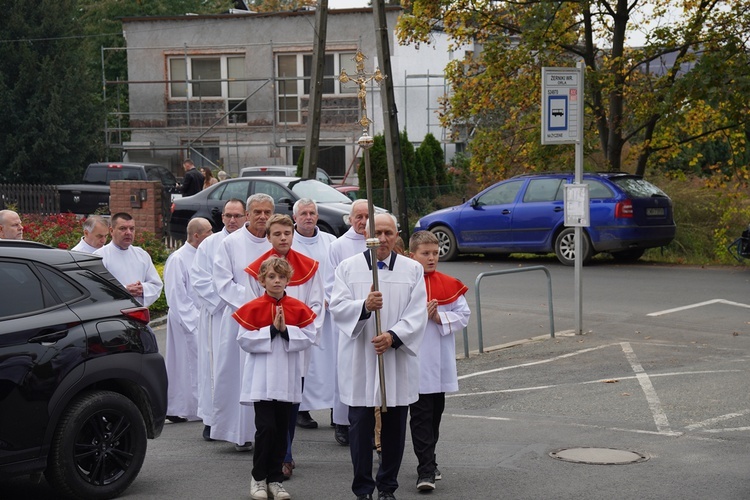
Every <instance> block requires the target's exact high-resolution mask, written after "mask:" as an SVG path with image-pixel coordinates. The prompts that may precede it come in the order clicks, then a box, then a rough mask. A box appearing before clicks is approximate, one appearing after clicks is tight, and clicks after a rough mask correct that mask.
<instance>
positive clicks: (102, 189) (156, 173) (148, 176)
mask: <svg viewBox="0 0 750 500" xmlns="http://www.w3.org/2000/svg"><path fill="white" fill-rule="evenodd" d="M120 180H123V181H140V180H149V181H160V182H161V183H162V186H163V189H164V196H163V197H162V199H163V200H164V203H163V204H164V215H165V217H168V215H169V206H170V203H171V197H172V194H173V193H177V192H179V188H178V186H177V179H176V178H175V176H174V174H172V172H170V171H169V169H167V168H166V167H163V166H161V165H151V164H148V163H92V164H91V165H89V166H88V167H86V171H85V172H84V174H83V179H81V184H65V185H62V186H57V191H58V193H60V212H62V213H66V212H72V213H74V214H78V215H91V214H94V213H99V214H108V213H109V183H110V182H111V181H120ZM165 220H166V219H165Z"/></svg>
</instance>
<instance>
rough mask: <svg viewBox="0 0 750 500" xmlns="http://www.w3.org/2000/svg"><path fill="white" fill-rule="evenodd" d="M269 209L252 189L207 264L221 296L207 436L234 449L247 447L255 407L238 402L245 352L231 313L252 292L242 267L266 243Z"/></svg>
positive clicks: (264, 198) (266, 198)
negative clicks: (239, 221)
mask: <svg viewBox="0 0 750 500" xmlns="http://www.w3.org/2000/svg"><path fill="white" fill-rule="evenodd" d="M273 211H274V202H273V198H271V197H270V196H268V195H267V194H263V193H256V194H254V195H252V196H250V197H249V198H248V199H247V203H246V215H247V219H248V222H247V223H245V226H244V227H243V228H242V229H238V230H237V231H235V232H233V233H232V234H230V235H229V236H227V237H226V238H224V241H222V242H221V245H219V249H218V251H217V253H216V255H215V261H214V267H213V279H214V286H215V287H216V293H218V295H219V297H220V298H221V300H223V301H224V302H226V304H227V307H226V308H225V309H224V312H223V313H222V318H221V326H220V328H219V331H220V333H219V335H220V337H221V338H220V339H219V346H218V349H217V350H216V351H215V352H214V368H215V370H214V376H215V378H214V382H215V384H214V414H213V425H212V426H211V438H212V439H219V440H222V441H228V442H231V443H235V449H236V450H237V451H251V450H252V439H253V438H254V436H255V412H254V410H253V407H252V406H247V405H241V404H240V391H241V374H242V367H243V366H244V364H245V358H246V356H247V353H245V352H244V351H242V349H240V346H239V344H237V333H238V331H239V324H238V323H237V321H235V319H234V318H233V317H232V314H234V312H235V311H236V310H237V309H239V308H240V307H242V306H243V305H244V304H245V303H247V302H249V301H250V300H251V299H253V298H254V296H253V295H252V293H251V291H250V275H249V274H247V272H246V271H245V268H246V267H247V266H248V264H250V263H251V262H253V261H254V260H255V259H257V258H258V257H260V256H261V255H263V254H264V253H265V252H266V251H268V250H269V249H270V248H271V244H270V243H269V242H268V239H267V238H266V223H267V222H268V219H269V218H270V217H271V215H272V214H273Z"/></svg>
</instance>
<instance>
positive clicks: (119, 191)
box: [109, 181, 164, 238]
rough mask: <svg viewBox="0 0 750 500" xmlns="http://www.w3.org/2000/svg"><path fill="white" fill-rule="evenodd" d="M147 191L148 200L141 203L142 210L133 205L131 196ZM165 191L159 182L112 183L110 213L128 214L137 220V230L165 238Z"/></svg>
mask: <svg viewBox="0 0 750 500" xmlns="http://www.w3.org/2000/svg"><path fill="white" fill-rule="evenodd" d="M140 190H145V191H146V199H145V200H143V201H141V206H140V208H136V207H133V206H132V205H131V200H130V197H131V194H134V195H138V193H139V192H140ZM162 194H163V191H162V189H161V183H160V182H159V181H112V183H111V184H110V191H109V213H111V214H113V215H114V214H116V213H117V212H127V213H129V214H130V215H132V216H133V219H134V220H135V230H136V233H137V232H138V231H148V232H150V233H153V234H155V235H156V237H157V238H162V237H163V236H164V226H163V224H162V213H161V211H162V200H161V197H162Z"/></svg>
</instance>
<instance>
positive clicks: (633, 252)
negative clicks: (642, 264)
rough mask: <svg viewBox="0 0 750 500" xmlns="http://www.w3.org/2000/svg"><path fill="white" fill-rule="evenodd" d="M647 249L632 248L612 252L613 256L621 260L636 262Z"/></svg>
mask: <svg viewBox="0 0 750 500" xmlns="http://www.w3.org/2000/svg"><path fill="white" fill-rule="evenodd" d="M645 251H646V250H645V249H643V248H632V249H630V250H623V251H622V252H612V257H614V259H615V260H617V261H620V262H635V261H636V260H638V259H640V258H641V257H642V256H643V253H644V252H645Z"/></svg>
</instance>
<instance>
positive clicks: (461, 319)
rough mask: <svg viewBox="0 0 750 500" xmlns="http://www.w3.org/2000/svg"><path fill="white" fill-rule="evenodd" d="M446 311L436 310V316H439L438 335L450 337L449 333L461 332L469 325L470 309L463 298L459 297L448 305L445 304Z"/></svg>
mask: <svg viewBox="0 0 750 500" xmlns="http://www.w3.org/2000/svg"><path fill="white" fill-rule="evenodd" d="M440 307H445V308H446V310H442V311H441V310H440V308H438V314H439V315H440V321H441V324H440V325H438V326H439V331H440V335H443V336H445V335H450V334H451V333H458V332H459V331H460V330H463V329H464V328H465V327H466V325H468V324H469V317H470V316H471V309H469V304H467V302H466V299H465V298H464V296H463V295H462V296H460V297H459V298H457V299H456V300H454V301H453V302H451V303H450V304H446V305H445V306H440Z"/></svg>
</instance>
